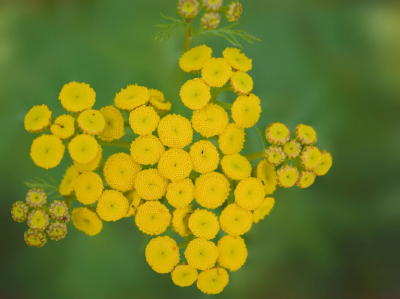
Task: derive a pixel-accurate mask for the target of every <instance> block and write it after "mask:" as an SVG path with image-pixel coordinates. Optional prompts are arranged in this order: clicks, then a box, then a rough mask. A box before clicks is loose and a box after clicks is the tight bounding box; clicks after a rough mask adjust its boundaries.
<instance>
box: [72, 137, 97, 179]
mask: <svg viewBox="0 0 400 299" xmlns="http://www.w3.org/2000/svg"><path fill="white" fill-rule="evenodd" d="M97 147H98V149H99V150H98V151H97V155H96V157H95V158H94V160H93V161H90V162H89V163H86V164H80V163H77V162H75V161H74V165H75V168H76V169H77V170H78V171H79V172H80V173H82V172H87V171H94V170H96V169H98V168H99V166H100V164H102V161H103V149H102V147H101V146H100V144H98V146H97Z"/></svg>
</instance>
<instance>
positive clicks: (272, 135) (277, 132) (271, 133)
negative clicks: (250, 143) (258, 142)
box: [265, 123, 290, 145]
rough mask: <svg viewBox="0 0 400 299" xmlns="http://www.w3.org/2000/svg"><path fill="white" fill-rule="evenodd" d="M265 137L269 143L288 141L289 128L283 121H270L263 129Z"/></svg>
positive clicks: (276, 143)
mask: <svg viewBox="0 0 400 299" xmlns="http://www.w3.org/2000/svg"><path fill="white" fill-rule="evenodd" d="M265 137H266V138H267V140H268V142H269V143H271V144H275V145H282V144H285V143H286V142H288V141H289V139H290V130H289V128H288V127H287V126H286V125H285V124H283V123H272V124H270V125H269V126H268V127H267V128H266V129H265Z"/></svg>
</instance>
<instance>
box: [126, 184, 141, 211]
mask: <svg viewBox="0 0 400 299" xmlns="http://www.w3.org/2000/svg"><path fill="white" fill-rule="evenodd" d="M125 197H126V198H127V199H128V201H129V209H128V212H127V213H126V215H125V217H131V216H133V215H136V212H137V208H138V207H139V206H140V205H141V204H142V203H143V200H142V198H141V197H140V196H139V194H138V193H137V191H136V190H131V191H128V192H126V193H125Z"/></svg>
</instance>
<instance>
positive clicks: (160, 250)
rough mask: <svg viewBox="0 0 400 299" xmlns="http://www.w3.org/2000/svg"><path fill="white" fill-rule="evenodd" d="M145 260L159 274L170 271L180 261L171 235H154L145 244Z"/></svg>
mask: <svg viewBox="0 0 400 299" xmlns="http://www.w3.org/2000/svg"><path fill="white" fill-rule="evenodd" d="M145 255H146V261H147V263H148V264H149V266H150V267H151V268H152V269H153V270H154V271H156V272H157V273H160V274H165V273H169V272H171V271H172V270H173V269H174V268H175V266H176V265H177V264H178V263H179V261H180V259H181V258H180V256H179V248H178V245H177V244H176V242H175V240H174V239H172V238H171V237H168V236H165V237H156V238H153V239H151V240H150V242H149V243H148V244H147V246H146V251H145Z"/></svg>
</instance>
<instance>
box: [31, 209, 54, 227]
mask: <svg viewBox="0 0 400 299" xmlns="http://www.w3.org/2000/svg"><path fill="white" fill-rule="evenodd" d="M49 221H50V218H49V215H47V213H46V212H45V211H44V210H42V209H34V210H32V212H30V213H29V215H28V226H29V227H30V228H31V229H34V230H38V231H43V230H45V229H46V227H47V226H48V225H49Z"/></svg>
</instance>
